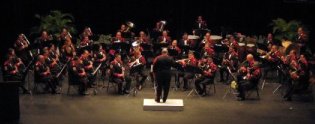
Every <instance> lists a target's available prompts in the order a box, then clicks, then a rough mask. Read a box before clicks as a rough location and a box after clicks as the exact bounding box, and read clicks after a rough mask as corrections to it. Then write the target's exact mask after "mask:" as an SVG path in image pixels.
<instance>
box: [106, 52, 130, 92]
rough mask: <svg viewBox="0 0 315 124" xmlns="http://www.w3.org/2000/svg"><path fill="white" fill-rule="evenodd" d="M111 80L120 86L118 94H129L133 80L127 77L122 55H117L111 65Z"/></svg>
mask: <svg viewBox="0 0 315 124" xmlns="http://www.w3.org/2000/svg"><path fill="white" fill-rule="evenodd" d="M110 73H111V74H110V78H112V80H113V81H114V82H115V83H117V84H118V94H121V95H124V94H129V89H130V84H131V79H130V77H129V76H128V75H125V73H126V72H125V68H124V67H123V61H122V60H121V56H120V54H118V53H116V54H115V59H114V60H113V61H112V62H111V63H110Z"/></svg>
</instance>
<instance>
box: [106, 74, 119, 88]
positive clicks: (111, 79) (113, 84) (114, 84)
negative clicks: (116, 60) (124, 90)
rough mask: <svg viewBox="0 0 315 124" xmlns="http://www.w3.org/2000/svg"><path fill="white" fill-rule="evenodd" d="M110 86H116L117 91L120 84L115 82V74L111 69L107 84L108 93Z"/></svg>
mask: <svg viewBox="0 0 315 124" xmlns="http://www.w3.org/2000/svg"><path fill="white" fill-rule="evenodd" d="M115 87H116V88H115ZM110 88H114V90H115V92H117V90H118V85H117V84H116V83H115V82H114V79H113V74H112V72H111V70H109V71H108V84H107V88H106V89H107V93H108V91H109V89H110Z"/></svg>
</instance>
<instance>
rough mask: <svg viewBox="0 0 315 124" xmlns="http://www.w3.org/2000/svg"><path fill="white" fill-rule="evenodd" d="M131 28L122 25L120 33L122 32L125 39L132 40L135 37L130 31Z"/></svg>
mask: <svg viewBox="0 0 315 124" xmlns="http://www.w3.org/2000/svg"><path fill="white" fill-rule="evenodd" d="M130 28H131V27H129V26H126V25H125V24H122V25H121V26H120V29H119V30H118V32H121V35H122V36H123V37H125V38H131V37H133V36H134V33H133V32H132V31H131V29H130Z"/></svg>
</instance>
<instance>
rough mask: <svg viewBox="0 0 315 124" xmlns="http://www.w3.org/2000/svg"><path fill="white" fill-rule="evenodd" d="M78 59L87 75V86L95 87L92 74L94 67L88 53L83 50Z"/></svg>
mask: <svg viewBox="0 0 315 124" xmlns="http://www.w3.org/2000/svg"><path fill="white" fill-rule="evenodd" d="M80 59H81V61H82V62H83V66H84V70H85V72H86V73H87V76H88V79H89V86H92V85H95V84H94V82H95V75H93V74H92V73H93V72H94V66H93V62H92V58H91V55H90V53H89V51H87V50H84V51H83V53H82V54H81V57H80Z"/></svg>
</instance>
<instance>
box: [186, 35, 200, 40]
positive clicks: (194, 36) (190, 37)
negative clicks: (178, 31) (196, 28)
mask: <svg viewBox="0 0 315 124" xmlns="http://www.w3.org/2000/svg"><path fill="white" fill-rule="evenodd" d="M199 38H200V37H199V36H197V35H188V39H190V40H197V39H199Z"/></svg>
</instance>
